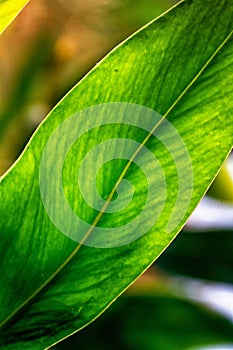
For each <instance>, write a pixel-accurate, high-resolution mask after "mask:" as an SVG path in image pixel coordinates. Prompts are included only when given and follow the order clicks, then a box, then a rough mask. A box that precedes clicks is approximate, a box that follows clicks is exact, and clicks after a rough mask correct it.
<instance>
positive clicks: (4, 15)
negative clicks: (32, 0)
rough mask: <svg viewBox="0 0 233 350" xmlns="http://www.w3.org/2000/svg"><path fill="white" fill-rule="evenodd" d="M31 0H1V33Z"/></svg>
mask: <svg viewBox="0 0 233 350" xmlns="http://www.w3.org/2000/svg"><path fill="white" fill-rule="evenodd" d="M28 2H29V0H1V1H0V34H1V33H2V32H3V31H4V30H5V29H6V27H7V26H8V25H9V24H10V23H11V22H12V21H13V19H14V18H15V17H16V16H17V15H18V13H19V12H20V11H21V10H22V9H23V7H24V6H26V4H27V3H28Z"/></svg>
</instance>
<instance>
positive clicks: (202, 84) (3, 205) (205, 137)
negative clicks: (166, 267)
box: [0, 0, 233, 350]
mask: <svg viewBox="0 0 233 350" xmlns="http://www.w3.org/2000/svg"><path fill="white" fill-rule="evenodd" d="M232 12H233V8H232V6H231V4H230V2H229V1H228V0H214V1H213V0H211V1H210V0H206V1H205V2H203V1H200V0H193V1H182V2H180V3H179V4H178V6H176V7H174V8H173V9H172V10H171V11H169V12H168V13H166V14H165V15H164V16H162V17H159V18H158V19H157V20H156V21H154V22H152V23H150V24H149V25H148V26H145V27H144V28H143V29H142V30H141V31H139V32H137V33H136V34H135V35H134V36H132V37H130V38H129V39H128V40H127V41H125V42H124V43H123V44H122V45H120V46H119V47H118V48H117V49H116V50H114V51H113V52H112V53H110V54H109V55H108V56H107V57H106V58H105V59H104V60H103V61H102V62H101V64H99V65H97V66H96V67H95V68H94V69H93V70H92V71H91V72H90V73H89V74H88V75H87V76H86V77H85V78H84V79H83V80H82V81H81V83H80V84H78V85H77V86H76V87H75V88H74V89H73V90H71V92H69V94H68V95H67V96H66V97H65V98H64V99H63V100H62V101H61V102H60V103H59V104H58V105H57V106H56V108H55V109H54V110H53V111H52V113H51V114H50V115H49V116H48V118H47V119H46V121H45V122H44V123H43V124H42V125H41V126H40V128H39V129H38V130H37V132H36V133H35V135H34V136H33V138H32V140H31V141H30V143H29V144H28V146H27V147H26V149H25V151H24V153H23V155H22V156H21V158H20V159H19V160H18V162H17V163H16V164H15V166H14V167H13V168H12V169H11V170H10V171H9V172H8V173H7V174H6V176H5V177H3V179H2V181H1V201H0V213H1V214H0V215H1V218H2V220H1V223H0V232H1V248H0V249H1V250H0V256H1V266H0V269H1V270H0V276H1V292H0V299H1V300H0V304H1V321H0V323H1V326H2V327H4V330H3V332H2V335H1V343H0V344H1V345H2V346H3V347H4V349H6V350H9V349H14V350H17V349H22V348H23V349H25V350H27V349H30V350H31V349H43V348H45V347H48V346H50V345H51V344H53V343H55V342H56V341H59V340H60V339H61V338H63V337H66V336H68V335H69V334H71V333H73V332H75V331H76V330H78V329H80V328H82V327H84V326H85V325H87V324H88V323H90V322H91V321H92V320H94V319H95V318H96V317H98V315H100V314H101V313H102V312H103V311H104V310H105V309H106V308H107V307H108V306H109V305H110V304H111V303H112V302H113V301H114V300H115V299H116V298H117V297H118V296H119V295H120V294H121V293H122V292H123V291H124V290H125V289H126V288H127V287H128V286H129V285H130V284H131V283H132V282H133V281H134V280H135V279H136V278H137V277H138V276H139V275H140V274H141V273H142V272H143V271H144V270H145V269H146V268H148V266H149V265H150V264H152V262H153V261H154V260H155V259H156V258H157V257H158V256H159V255H160V254H161V252H162V251H163V250H164V249H165V248H166V247H167V246H168V245H169V243H170V242H171V241H172V240H173V239H174V237H175V236H176V234H177V233H178V232H179V231H180V229H181V228H182V226H183V225H184V223H185V222H186V220H187V218H188V217H189V215H190V214H191V212H192V211H193V209H194V208H195V206H196V205H197V204H198V202H199V201H200V199H201V197H202V196H203V195H204V193H205V192H206V190H207V188H208V186H209V185H210V183H211V181H212V180H213V178H214V176H215V175H216V173H217V171H218V170H219V168H220V166H221V164H222V163H223V161H224V159H225V158H226V156H227V154H228V153H229V151H230V149H231V147H232V144H233V133H232V125H233V114H232V107H233V99H232V86H233V84H232V83H233V81H232V80H233V79H232V78H233V73H232V72H233V70H232V61H233V55H232V38H231V34H232V15H233V13H232ZM110 102H127V103H128V104H126V105H125V104H115V105H114V106H113V105H108V104H107V105H105V107H103V106H102V107H96V108H95V109H89V110H88V112H83V113H81V114H78V117H75V118H74V119H71V118H69V117H71V116H72V115H74V114H75V113H77V112H78V111H81V110H83V109H85V108H88V107H92V106H93V105H98V104H103V103H105V104H106V103H110ZM130 104H131V105H130ZM132 104H138V105H141V106H145V107H148V108H152V109H153V110H155V111H157V112H158V113H160V114H161V115H162V116H163V117H162V119H160V120H159V121H158V118H157V124H156V126H154V123H153V126H151V125H150V132H148V131H147V130H146V129H148V127H149V126H148V125H149V124H150V122H151V120H152V121H153V118H152V117H154V115H153V113H152V112H150V111H149V112H148V109H146V110H145V109H143V108H140V107H138V108H136V107H135V105H132ZM109 107H110V109H109V110H108V108H109ZM93 111H94V112H96V111H98V114H95V115H93ZM111 111H112V112H111ZM146 111H147V112H146ZM106 112H108V114H105V113H106ZM116 112H117V114H118V115H119V118H120V119H119V122H118V123H116V124H108V125H101V126H99V127H98V126H97V124H98V122H101V123H102V124H103V120H104V118H106V115H107V117H108V118H109V120H111V117H112V115H111V113H112V114H113V117H114V116H115V115H114V113H116ZM119 112H120V113H119ZM129 112H130V113H132V112H133V113H134V122H135V123H138V124H140V125H141V127H135V126H130V125H125V124H124V123H126V121H127V118H128V115H129ZM138 112H139V113H138ZM144 112H145V116H144V115H143V116H142V113H144ZM88 113H89V114H88ZM147 113H149V114H150V116H151V119H150V118H149V119H148V115H147ZM90 116H91V118H87V119H85V120H84V119H83V117H90ZM157 117H158V116H157ZM147 119H148V120H149V121H148V120H147ZM64 121H67V123H69V122H70V121H72V122H73V121H75V123H73V124H72V126H73V129H74V130H72V129H70V127H69V126H70V125H69V124H66V123H65V124H63V122H64ZM105 121H106V119H105ZM147 121H148V123H147ZM144 123H145V126H143V124H144ZM67 125H68V127H69V128H68V135H67V133H64V131H67V130H66V127H67ZM60 126H62V127H64V129H61V130H60V129H59V128H58V127H60ZM92 127H93V128H94V129H92V130H90V129H91V128H92ZM57 128H58V129H57ZM85 128H86V129H89V132H87V133H85V134H84V135H82V136H81V137H80V138H79V139H78V141H77V142H74V141H75V132H80V130H85ZM143 129H144V130H143ZM174 130H176V132H174ZM55 131H56V132H55ZM60 131H62V132H63V134H59V133H58V134H57V132H60ZM152 131H155V134H156V135H154V134H153V132H152ZM54 132H55V133H54ZM51 135H53V137H52V138H51ZM57 135H58V136H59V135H60V136H62V137H60V139H59V140H57V139H56V136H57ZM155 136H157V137H155ZM179 137H182V140H183V142H184V144H181V142H180V139H179ZM54 138H55V139H54ZM159 138H160V139H159ZM111 139H118V140H117V141H119V139H130V140H135V141H136V142H137V143H138V144H141V145H145V147H146V148H147V149H148V150H150V152H151V153H148V152H149V151H148V152H146V151H144V148H143V149H141V147H140V146H138V147H139V148H138V149H137V150H136V151H135V149H134V148H133V147H134V146H135V143H133V147H132V149H131V148H130V147H127V146H126V144H125V143H124V142H123V141H120V142H117V141H116V142H115V144H113V143H112V144H111V148H110V147H105V148H103V149H102V152H99V154H98V153H97V154H94V153H90V158H91V157H92V160H93V163H92V164H91V166H92V168H91V169H90V168H86V169H85V167H84V172H82V174H81V180H80V181H81V183H82V185H83V186H84V189H85V190H86V194H87V195H89V196H90V197H91V198H90V199H96V198H97V199H98V197H97V196H96V193H94V192H93V191H92V190H90V185H91V181H92V179H93V178H94V177H95V175H96V174H95V172H94V171H93V169H94V168H95V166H96V163H98V162H99V160H103V161H105V160H106V159H107V156H108V152H110V151H111V152H115V155H116V156H115V157H117V155H118V154H122V152H123V151H125V150H127V151H132V153H131V155H130V159H129V161H126V160H125V159H118V160H112V161H108V162H107V164H106V165H105V166H104V167H103V168H101V169H100V170H99V171H98V172H97V176H96V181H97V191H98V192H99V194H100V195H101V197H102V198H105V199H106V198H107V199H108V200H107V201H106V203H107V204H108V205H109V204H111V205H113V206H114V203H119V201H118V199H119V198H120V199H122V200H123V204H127V205H126V206H125V209H123V210H121V211H120V213H113V214H111V213H106V212H105V211H106V210H107V209H108V208H107V205H106V206H105V207H104V208H103V209H104V210H102V211H101V210H95V209H93V208H91V207H90V206H89V205H87V204H86V203H85V202H84V200H83V199H82V196H81V191H80V188H78V186H77V172H78V169H79V166H80V164H81V161H82V160H83V158H84V156H85V155H86V153H87V152H88V151H90V150H92V149H93V148H94V147H96V146H97V145H99V144H100V143H103V142H104V141H109V140H111ZM54 140H55V144H52V145H53V146H55V147H56V148H55V150H54V151H53V152H52V153H51V152H50V149H49V148H47V146H48V145H49V146H51V142H53V141H54ZM48 141H49V143H47V142H48ZM70 142H71V143H72V142H74V145H73V147H72V148H71V149H70V150H69V152H68V153H67V154H66V150H67V147H68V146H69V143H70ZM163 142H165V144H163ZM105 145H109V144H107V143H105ZM184 145H185V147H186V148H185V147H184ZM70 146H71V145H70ZM45 147H46V151H47V152H46V153H43V151H44V149H45ZM96 149H98V148H96ZM148 154H149V156H148V157H147V155H148ZM42 155H43V158H42ZM135 155H136V158H135V157H134V156H135ZM151 155H152V156H153V157H157V159H158V162H159V163H160V165H161V168H162V169H163V171H164V174H165V179H164V178H163V176H162V172H161V168H159V167H158V166H157V168H156V169H155V170H156V171H154V168H153V166H154V165H153V162H152V163H151V162H150V156H151ZM189 157H190V158H189ZM63 158H64V159H65V160H64V167H63ZM120 158H122V156H120ZM123 158H124V157H123ZM189 159H190V160H191V162H192V171H193V184H192V181H191V180H192V179H191V175H192V173H191V171H190V163H189ZM136 160H138V161H141V162H142V164H143V166H144V165H145V166H146V167H147V169H148V165H149V174H146V175H145V173H144V172H143V171H142V170H140V167H139V166H138V165H135V164H133V161H136ZM41 161H42V163H41ZM46 161H47V162H46ZM51 162H54V163H51ZM40 164H42V168H41V167H40ZM53 164H54V166H53ZM87 164H88V163H87ZM150 165H151V166H150ZM61 166H62V167H63V171H62V174H61V171H60V172H59V171H58V170H59V169H60V170H61ZM41 169H42V173H41ZM43 170H46V171H45V172H43ZM85 170H86V172H85ZM51 172H52V173H51ZM41 174H42V177H40V175H41ZM122 174H123V175H124V179H126V180H129V181H130V182H131V183H132V187H133V189H134V193H133V198H132V201H131V202H128V201H129V199H130V198H131V197H130V196H131V194H132V193H131V189H132V188H131V189H130V190H129V187H128V182H127V183H126V182H122V184H121V186H119V189H120V190H121V191H119V194H118V198H116V197H115V189H116V184H119V182H120V181H119V182H117V180H118V179H122V178H123V176H122ZM50 180H51V183H52V186H48V183H49V182H50ZM43 181H44V182H45V183H44V182H43ZM190 181H191V182H190ZM61 184H63V189H64V193H65V196H66V200H67V202H68V203H69V204H70V207H71V208H72V209H73V212H74V213H75V214H76V217H78V216H80V217H81V218H82V219H83V220H84V221H86V222H87V223H89V224H90V225H91V224H92V223H93V227H94V228H93V227H91V229H90V230H88V231H87V233H86V232H82V231H81V228H80V230H79V227H75V234H78V235H81V238H80V237H79V241H80V240H81V243H83V242H84V241H85V243H87V242H88V240H89V239H90V241H89V242H90V245H91V242H92V241H91V240H92V239H93V240H94V244H93V245H94V247H92V246H86V245H84V244H77V243H76V242H75V241H73V240H71V239H69V238H68V237H66V236H65V235H64V234H62V233H61V232H60V231H59V229H58V228H56V227H55V225H54V224H53V223H52V222H51V220H50V219H49V216H48V214H47V212H46V210H45V207H44V205H43V203H42V197H43V199H44V202H45V206H46V209H47V211H48V212H49V215H50V216H53V215H55V217H53V219H54V220H55V221H56V220H58V221H59V220H60V221H59V225H62V224H63V223H65V227H64V226H63V229H64V230H66V229H67V230H70V228H72V224H73V217H74V215H73V214H72V213H71V212H70V211H68V212H67V210H64V209H66V208H64V203H65V201H64V202H60V201H59V195H60V194H61ZM148 184H149V185H151V186H152V189H153V190H155V189H156V191H155V195H154V196H153V199H152V202H151V207H150V208H149V210H148V211H147V212H146V213H144V216H143V220H142V221H141V222H140V225H138V228H137V229H136V230H132V231H130V230H127V232H126V233H127V236H123V240H124V237H126V238H127V237H128V239H129V240H130V239H131V238H132V237H133V238H136V236H134V234H135V233H136V234H137V233H138V232H141V231H142V232H143V230H144V229H145V228H147V229H148V227H147V225H148V222H150V221H151V220H152V221H153V220H154V221H155V223H154V224H153V226H152V227H151V228H149V230H148V231H147V230H146V229H145V230H144V231H145V232H143V233H144V235H142V237H141V238H139V239H137V240H135V241H133V242H131V243H128V244H125V245H123V246H116V247H112V248H109V249H106V248H101V244H99V247H98V248H96V247H95V245H97V246H98V237H99V236H98V232H99V227H102V228H103V230H104V228H108V227H110V228H111V227H112V228H114V230H116V228H119V227H121V226H122V225H125V224H128V223H130V222H133V221H132V220H134V219H135V218H138V216H139V213H140V211H142V210H143V209H144V207H145V206H146V204H147V194H148V195H149V192H148V191H149V190H148V189H147V187H148V186H149V185H148ZM164 184H165V185H166V193H165V191H164V188H163V185H164ZM190 184H191V185H192V186H191V185H190ZM40 186H41V187H42V192H40V190H41V188H40ZM53 186H55V187H53ZM85 186H86V187H85ZM125 186H126V187H125ZM190 186H191V187H192V188H190ZM125 188H126V191H124V189H125ZM51 193H52V194H53V196H51ZM165 194H166V198H165V199H166V201H165V205H164V208H162V207H161V205H162V204H163V201H164V196H165ZM190 194H191V200H190V202H189V196H190ZM41 195H42V197H41ZM177 195H178V197H177ZM95 196H96V197H95ZM112 196H113V197H112ZM115 198H116V201H114V199H115ZM111 199H113V201H112V202H110V200H111ZM67 202H66V203H67ZM97 204H98V203H97ZM160 209H161V215H160V212H159V210H160ZM184 209H185V210H184ZM186 209H187V210H186ZM66 214H67V216H66ZM64 215H65V217H64ZM61 218H62V220H61ZM170 222H172V223H173V224H174V223H175V226H174V227H172V226H170V227H168V223H170ZM59 227H60V226H59ZM168 228H170V230H169V229H168ZM114 230H113V235H111V233H110V234H108V236H106V237H107V238H109V240H110V243H111V239H113V240H114V239H115V236H114ZM63 232H64V231H63ZM82 235H84V237H82ZM95 239H97V241H95ZM115 243H119V244H120V242H115ZM124 243H126V242H124ZM119 244H116V245H119ZM106 246H107V244H106Z"/></svg>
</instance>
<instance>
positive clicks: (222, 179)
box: [208, 164, 233, 203]
mask: <svg viewBox="0 0 233 350" xmlns="http://www.w3.org/2000/svg"><path fill="white" fill-rule="evenodd" d="M208 194H209V195H210V196H212V197H214V198H217V199H220V200H222V201H226V202H231V203H233V180H232V177H231V175H230V173H229V171H228V169H227V167H226V165H225V164H223V166H222V167H221V170H220V171H219V173H218V175H217V176H216V178H215V179H214V182H213V183H212V186H211V187H210V189H209V191H208Z"/></svg>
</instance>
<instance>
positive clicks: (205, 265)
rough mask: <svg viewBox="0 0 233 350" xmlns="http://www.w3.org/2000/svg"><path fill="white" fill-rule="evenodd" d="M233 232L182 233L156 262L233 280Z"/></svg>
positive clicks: (192, 273) (171, 268)
mask: <svg viewBox="0 0 233 350" xmlns="http://www.w3.org/2000/svg"><path fill="white" fill-rule="evenodd" d="M232 251H233V232H212V233H206V232H205V233H200V232H198V233H197V232H195V233H191V232H189V233H181V234H179V236H178V237H177V238H176V240H175V241H174V242H172V244H171V245H170V246H169V247H168V249H167V250H166V252H165V253H164V254H163V255H161V257H160V258H159V259H158V260H157V262H156V264H157V265H158V266H160V267H161V268H164V269H167V270H169V271H171V272H173V273H176V274H183V275H187V276H192V277H197V278H203V279H207V280H215V281H223V282H228V283H233V254H232Z"/></svg>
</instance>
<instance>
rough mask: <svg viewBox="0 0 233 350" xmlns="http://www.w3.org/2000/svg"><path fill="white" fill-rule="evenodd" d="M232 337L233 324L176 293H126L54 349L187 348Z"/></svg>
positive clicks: (223, 340) (212, 343)
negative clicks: (104, 312)
mask: <svg viewBox="0 0 233 350" xmlns="http://www.w3.org/2000/svg"><path fill="white" fill-rule="evenodd" d="M232 341H233V325H232V324H231V323H230V322H229V321H227V320H226V319H224V318H222V317H220V316H218V315H217V314H215V313H214V312H211V311H210V310H208V309H206V308H204V307H201V306H200V305H198V304H196V303H195V302H193V303H191V302H188V301H186V300H181V299H179V298H175V297H161V296H153V297H152V296H133V297H132V296H127V297H122V298H120V299H119V300H118V301H117V303H116V304H115V305H114V308H113V309H112V310H110V311H108V312H107V313H106V314H105V315H103V316H102V317H100V318H99V319H98V320H97V321H96V322H95V323H94V324H93V325H91V326H89V327H88V328H87V329H85V330H82V331H81V332H80V333H78V334H77V335H75V336H73V337H71V338H70V339H67V340H66V341H64V343H63V344H60V345H57V346H55V347H53V349H57V350H62V349H66V350H67V349H70V350H71V349H85V350H92V349H95V350H105V349H106V350H108V349H113V350H118V349H121V350H142V349H143V350H155V349H156V350H164V349H169V350H170V349H172V350H184V349H188V348H191V347H194V346H207V345H209V344H211V345H214V344H219V343H226V342H232Z"/></svg>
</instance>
